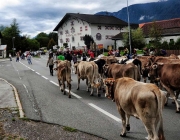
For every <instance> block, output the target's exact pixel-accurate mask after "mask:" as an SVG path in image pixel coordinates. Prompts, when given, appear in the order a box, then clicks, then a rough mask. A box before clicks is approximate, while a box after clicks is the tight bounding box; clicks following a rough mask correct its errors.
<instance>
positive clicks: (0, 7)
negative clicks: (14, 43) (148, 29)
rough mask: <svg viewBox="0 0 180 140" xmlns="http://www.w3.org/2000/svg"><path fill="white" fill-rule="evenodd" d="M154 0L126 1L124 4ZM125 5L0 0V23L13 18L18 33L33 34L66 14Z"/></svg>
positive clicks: (118, 0)
mask: <svg viewBox="0 0 180 140" xmlns="http://www.w3.org/2000/svg"><path fill="white" fill-rule="evenodd" d="M155 1H156V2H157V1H158V0H146V1H144V0H128V5H132V4H135V3H147V2H155ZM126 6H127V0H113V1H109V0H91V1H90V2H89V1H86V0H75V1H74V0H69V1H67V0H61V1H60V0H4V1H3V0H1V4H0V17H1V20H0V25H3V26H10V24H11V23H12V21H13V19H16V21H17V23H18V24H19V29H20V31H21V33H22V35H30V36H31V37H34V36H36V35H37V34H38V33H40V32H45V33H49V32H52V31H53V29H54V28H55V27H56V25H57V24H58V23H59V21H60V20H61V19H62V18H63V17H64V15H65V14H66V13H83V14H95V13H97V12H100V11H109V12H116V11H119V10H121V9H122V8H123V7H126Z"/></svg>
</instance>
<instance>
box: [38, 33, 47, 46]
mask: <svg viewBox="0 0 180 140" xmlns="http://www.w3.org/2000/svg"><path fill="white" fill-rule="evenodd" d="M35 39H36V40H37V41H38V42H39V43H40V47H47V46H48V42H49V37H48V35H47V34H46V33H44V32H41V33H39V34H38V35H37V36H36V37H35Z"/></svg>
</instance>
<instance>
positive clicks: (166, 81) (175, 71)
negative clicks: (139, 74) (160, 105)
mask: <svg viewBox="0 0 180 140" xmlns="http://www.w3.org/2000/svg"><path fill="white" fill-rule="evenodd" d="M149 74H150V76H151V79H152V81H153V80H155V79H156V78H158V81H160V83H161V85H162V87H164V88H165V89H166V90H167V92H168V93H169V94H170V95H171V97H172V98H173V99H174V101H175V104H176V112H177V113H180V106H179V103H178V102H177V97H178V93H179V92H178V93H177V94H176V96H175V93H174V91H178V90H180V64H163V63H158V64H157V63H154V64H153V65H152V66H151V68H150V72H149ZM169 94H167V95H169ZM167 101H168V100H167ZM166 104H167V102H166Z"/></svg>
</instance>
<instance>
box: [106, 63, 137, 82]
mask: <svg viewBox="0 0 180 140" xmlns="http://www.w3.org/2000/svg"><path fill="white" fill-rule="evenodd" d="M104 75H105V76H106V77H107V78H114V79H117V78H121V77H130V78H133V79H135V80H137V81H140V79H141V76H140V75H139V71H138V67H137V66H135V65H134V64H133V63H129V64H117V63H113V64H110V65H104Z"/></svg>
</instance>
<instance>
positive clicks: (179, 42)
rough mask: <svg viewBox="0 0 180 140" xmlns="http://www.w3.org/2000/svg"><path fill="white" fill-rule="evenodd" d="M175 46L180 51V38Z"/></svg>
mask: <svg viewBox="0 0 180 140" xmlns="http://www.w3.org/2000/svg"><path fill="white" fill-rule="evenodd" d="M175 45H176V47H177V49H178V50H180V38H178V39H177V40H176V43H175Z"/></svg>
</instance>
